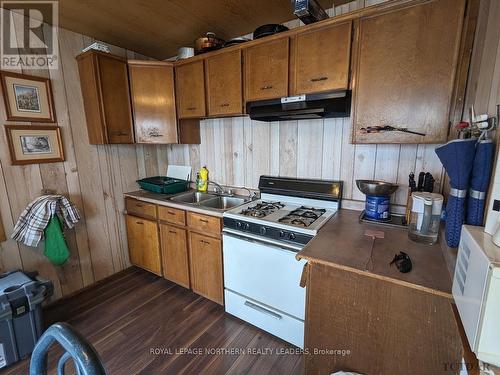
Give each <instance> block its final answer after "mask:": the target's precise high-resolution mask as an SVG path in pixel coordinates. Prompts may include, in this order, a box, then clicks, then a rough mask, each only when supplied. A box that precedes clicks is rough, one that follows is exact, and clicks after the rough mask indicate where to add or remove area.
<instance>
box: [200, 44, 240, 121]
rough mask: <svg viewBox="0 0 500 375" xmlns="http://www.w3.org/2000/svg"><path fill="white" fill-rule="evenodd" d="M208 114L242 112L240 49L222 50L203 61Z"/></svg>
mask: <svg viewBox="0 0 500 375" xmlns="http://www.w3.org/2000/svg"><path fill="white" fill-rule="evenodd" d="M205 77H206V84H207V103H208V115H209V116H227V115H239V114H242V113H243V87H242V79H241V50H236V51H233V52H223V53H221V54H218V55H215V56H211V57H209V58H207V60H206V61H205Z"/></svg>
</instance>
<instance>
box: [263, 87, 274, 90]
mask: <svg viewBox="0 0 500 375" xmlns="http://www.w3.org/2000/svg"><path fill="white" fill-rule="evenodd" d="M272 88H273V86H263V87H261V88H260V89H261V90H270V89H272Z"/></svg>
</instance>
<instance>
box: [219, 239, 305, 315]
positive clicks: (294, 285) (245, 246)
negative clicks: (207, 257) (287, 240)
mask: <svg viewBox="0 0 500 375" xmlns="http://www.w3.org/2000/svg"><path fill="white" fill-rule="evenodd" d="M223 253H224V287H225V288H226V289H228V290H231V291H233V292H236V293H238V294H240V295H243V296H246V297H249V298H251V299H253V300H256V301H258V302H260V303H262V304H264V305H267V306H270V307H273V308H275V309H277V310H279V311H282V312H284V313H286V314H289V315H291V316H294V317H296V318H298V319H301V320H304V316H305V299H306V291H305V288H302V287H300V285H299V284H300V278H301V275H302V269H303V267H304V265H305V264H306V263H307V262H306V261H305V260H300V261H298V260H296V259H295V255H296V252H294V251H291V250H287V249H285V248H282V247H279V246H275V245H271V244H268V243H263V242H260V241H258V240H252V239H249V238H243V237H239V236H237V235H233V234H228V233H223Z"/></svg>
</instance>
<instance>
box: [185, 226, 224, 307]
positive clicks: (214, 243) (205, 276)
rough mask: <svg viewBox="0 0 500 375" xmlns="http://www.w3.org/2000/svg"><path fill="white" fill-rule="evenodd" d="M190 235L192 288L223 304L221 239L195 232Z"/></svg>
mask: <svg viewBox="0 0 500 375" xmlns="http://www.w3.org/2000/svg"><path fill="white" fill-rule="evenodd" d="M189 237H190V239H189V242H190V248H189V249H190V254H189V255H190V263H191V288H192V289H193V291H194V292H195V293H198V294H200V295H202V296H203V297H206V298H208V299H211V300H212V301H214V302H217V303H219V304H221V305H222V304H223V299H224V298H223V284H222V249H221V241H220V240H218V239H215V238H211V237H206V236H203V235H201V234H198V233H193V232H191V233H190V234H189Z"/></svg>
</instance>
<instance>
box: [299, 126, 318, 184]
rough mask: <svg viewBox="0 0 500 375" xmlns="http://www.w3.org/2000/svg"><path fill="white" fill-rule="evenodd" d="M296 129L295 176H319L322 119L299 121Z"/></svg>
mask: <svg viewBox="0 0 500 375" xmlns="http://www.w3.org/2000/svg"><path fill="white" fill-rule="evenodd" d="M297 129H298V133H297V138H298V142H297V177H305V178H321V161H322V155H323V121H322V120H319V121H318V120H303V121H299V122H298V128H297Z"/></svg>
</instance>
